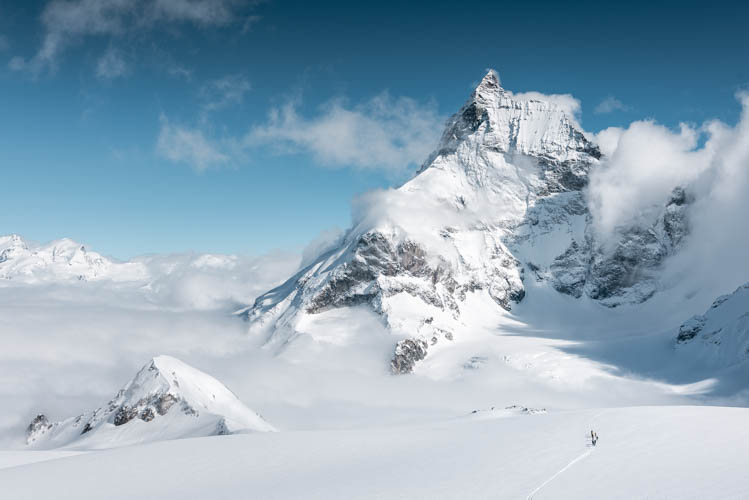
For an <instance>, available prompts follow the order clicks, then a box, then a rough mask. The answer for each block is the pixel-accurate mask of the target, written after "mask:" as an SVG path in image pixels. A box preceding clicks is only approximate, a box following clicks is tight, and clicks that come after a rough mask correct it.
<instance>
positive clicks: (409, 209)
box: [243, 71, 688, 373]
mask: <svg viewBox="0 0 749 500" xmlns="http://www.w3.org/2000/svg"><path fill="white" fill-rule="evenodd" d="M576 107H577V101H576V100H575V99H574V98H572V97H571V96H568V95H551V96H545V95H542V94H539V93H534V92H529V93H523V94H514V93H512V92H510V91H507V90H505V89H503V88H502V87H501V85H500V83H499V79H498V77H497V75H496V73H495V72H493V71H489V72H488V73H487V74H486V75H485V76H484V78H483V79H482V80H481V83H480V84H479V85H478V87H476V89H475V90H474V92H473V93H472V94H471V96H470V97H469V98H468V100H467V102H466V103H465V104H464V105H463V107H462V108H461V109H460V110H459V111H458V112H457V113H456V114H455V115H453V116H452V117H451V118H450V119H449V120H448V122H447V124H446V128H445V131H444V133H443V136H442V139H441V142H440V144H439V146H438V148H437V150H435V151H434V153H432V155H431V156H430V157H429V158H428V159H427V161H426V162H425V163H424V164H423V166H422V168H421V169H420V170H419V171H418V172H417V174H416V175H415V176H414V177H413V178H412V179H411V180H409V181H408V182H406V183H405V184H403V185H402V186H401V187H399V188H398V189H393V190H389V191H387V192H385V193H381V194H380V195H379V197H374V198H372V200H370V203H369V205H368V206H367V207H365V208H367V209H368V210H362V211H361V212H362V213H360V214H357V215H358V216H357V223H356V224H355V225H354V227H352V228H351V229H350V230H349V232H348V233H347V234H346V235H345V237H344V238H342V239H341V241H340V244H339V246H338V247H337V248H333V249H329V250H328V251H327V252H325V253H324V254H322V255H320V256H319V257H318V258H317V260H316V261H315V262H313V263H311V265H310V266H308V267H307V268H305V269H303V270H301V271H300V272H299V273H298V274H297V275H295V276H293V277H292V278H290V279H289V280H288V281H287V282H286V283H284V284H283V285H281V286H280V287H278V288H276V289H274V290H271V291H269V292H268V293H266V294H264V295H261V296H260V297H258V298H257V300H256V301H255V304H254V305H253V306H251V307H249V308H247V309H246V310H245V311H243V314H244V315H245V317H246V318H247V319H249V320H250V322H251V326H250V331H252V332H258V333H263V334H265V335H266V338H268V339H269V341H270V342H272V343H274V344H276V345H279V346H286V345H288V344H289V341H290V340H292V339H294V338H296V337H298V336H300V334H307V333H308V332H309V334H310V335H311V336H312V337H313V338H315V339H318V338H321V339H326V340H329V339H330V337H329V336H327V335H326V334H324V335H319V336H318V335H317V334H316V333H315V328H316V327H315V325H316V322H317V317H319V316H317V315H321V313H325V312H326V311H328V310H331V309H340V308H348V307H351V306H357V305H367V306H369V307H370V308H371V309H373V310H374V312H375V313H377V314H379V315H380V316H381V317H382V319H383V322H384V323H385V325H386V326H387V328H388V329H389V330H390V331H391V332H392V333H393V334H395V336H397V337H400V340H399V341H397V345H396V346H395V349H394V355H393V358H392V360H391V368H392V370H393V371H395V372H397V373H405V372H409V371H411V370H412V369H413V368H414V365H415V364H416V363H418V362H419V361H421V360H422V359H424V357H425V356H426V355H427V352H428V351H431V350H433V349H435V348H436V349H441V348H442V346H444V345H450V343H451V342H452V340H453V339H456V338H458V335H459V333H458V332H459V331H460V330H465V329H466V324H467V321H468V320H469V319H468V318H466V316H464V311H466V310H468V309H470V307H473V306H472V305H471V301H474V300H475V301H477V302H480V303H481V304H483V305H482V307H485V308H487V309H492V310H493V309H494V307H495V306H498V307H499V308H500V310H505V311H507V310H510V309H511V308H512V307H513V306H514V304H516V303H518V302H520V301H521V300H524V297H525V295H526V283H525V282H527V280H528V279H529V278H530V279H534V280H536V281H537V282H547V283H549V284H550V285H551V286H552V287H553V288H554V289H556V290H557V291H559V292H561V293H565V294H568V295H571V296H573V297H576V298H580V297H582V296H583V295H587V296H588V297H591V298H593V299H595V300H598V301H600V303H602V304H605V305H609V306H617V305H619V304H625V303H633V302H642V301H644V300H647V299H648V298H649V297H650V296H652V295H653V294H654V293H655V291H656V289H657V284H656V281H657V280H656V278H655V272H654V270H656V269H657V268H658V266H659V265H660V264H661V262H662V261H663V259H664V258H665V257H666V256H668V255H669V254H670V253H671V252H672V251H674V250H675V249H676V247H677V246H678V244H679V242H680V241H681V239H682V237H683V236H684V235H685V234H686V233H687V232H688V224H687V221H686V217H685V212H686V208H687V204H686V203H682V204H680V205H676V204H675V205H673V206H668V207H661V210H660V212H659V215H658V217H657V218H656V220H655V222H654V223H652V224H650V225H648V226H645V225H642V227H641V226H637V227H631V228H626V230H624V231H622V232H621V234H620V235H618V240H617V241H616V242H614V245H613V246H614V247H615V248H616V251H609V252H605V251H604V250H603V249H602V244H601V241H600V239H599V238H598V236H597V234H596V233H595V228H594V227H593V226H592V220H593V218H592V216H591V214H590V211H589V209H588V203H587V200H586V197H585V188H586V186H587V185H588V180H589V174H590V171H591V169H593V168H596V166H597V165H598V164H599V159H600V157H601V153H600V150H599V148H598V146H596V145H595V144H593V143H592V142H591V141H590V140H588V139H587V138H586V137H585V135H584V134H583V132H582V130H581V129H580V128H579V126H578V125H577V122H576V121H575V117H574V112H575V109H576ZM665 202H666V200H664V203H665ZM492 312H496V311H490V310H487V311H486V313H487V316H488V315H489V314H490V313H492ZM323 329H324V330H327V329H325V328H323ZM334 341H335V340H334ZM432 346H437V347H432Z"/></svg>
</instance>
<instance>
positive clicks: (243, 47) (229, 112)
mask: <svg viewBox="0 0 749 500" xmlns="http://www.w3.org/2000/svg"><path fill="white" fill-rule="evenodd" d="M653 4H657V5H653ZM746 19H749V7H747V6H746V5H745V4H743V3H739V2H711V3H705V2H685V1H681V2H642V3H639V2H629V3H624V2H621V3H616V4H612V5H605V6H604V4H603V3H601V2H585V1H578V2H574V3H573V4H572V5H562V3H557V2H554V3H549V5H545V3H544V2H535V3H529V2H527V3H525V4H523V3H521V2H509V3H506V4H504V5H503V4H502V3H500V2H492V3H487V4H486V5H482V4H480V3H475V4H472V5H469V6H466V4H464V3H461V4H458V3H447V2H444V3H443V2H414V3H410V4H409V5H404V4H403V3H402V2H392V3H391V2H379V3H371V4H366V5H365V4H363V3H361V2H296V1H283V0H276V1H268V2H247V1H242V0H128V1H126V0H52V1H40V2H33V1H28V2H27V1H24V2H21V1H18V2H11V1H8V0H6V1H2V2H0V173H1V174H2V177H1V179H2V192H3V197H2V199H3V209H2V210H0V233H2V234H6V233H11V232H15V233H19V234H22V235H24V236H26V237H28V238H31V239H34V240H38V241H47V240H50V239H54V238H59V237H71V238H74V239H76V240H79V241H83V242H85V243H87V244H89V245H90V246H91V247H92V248H94V249H96V250H98V251H100V252H103V253H105V254H109V255H113V256H116V257H119V258H129V257H131V256H134V255H138V254H143V253H153V252H181V251H188V250H194V251H200V252H224V253H243V254H260V253H264V252H267V251H270V250H273V249H278V248H280V249H288V250H298V249H300V248H302V247H303V246H304V245H305V244H306V243H307V242H308V241H310V240H311V239H313V238H315V236H316V235H317V234H319V233H320V232H321V231H324V230H326V229H328V228H331V227H341V228H343V227H346V226H347V224H348V223H349V217H350V215H349V214H350V208H349V207H350V202H351V199H352V198H353V197H354V196H356V195H357V194H359V193H362V192H364V191H367V190H369V189H374V188H380V187H386V186H391V185H395V184H398V183H399V182H402V181H403V180H405V179H407V178H408V176H409V175H411V174H412V173H413V172H414V170H415V169H416V167H417V164H418V163H419V162H420V161H421V160H422V159H423V158H424V157H425V156H426V154H427V152H428V150H429V145H430V141H432V140H433V139H434V137H435V134H438V133H439V131H440V128H441V123H442V122H443V120H444V119H445V118H446V117H447V116H449V114H451V113H453V112H455V111H457V109H458V108H459V107H460V106H461V105H462V103H463V102H464V101H465V99H466V98H467V96H468V95H469V94H470V92H471V89H472V86H473V85H475V84H476V83H477V82H478V80H479V79H480V78H481V77H482V76H483V74H484V72H485V70H486V69H487V68H495V69H496V70H497V71H498V72H499V74H500V76H501V78H502V83H503V85H504V86H505V87H506V88H508V89H510V90H514V91H528V90H536V91H540V92H544V93H570V94H572V95H574V96H575V97H576V98H578V99H579V100H580V101H581V103H582V112H581V116H580V121H581V123H582V125H583V127H584V128H585V129H586V130H588V131H591V132H595V131H598V130H601V129H603V128H606V127H608V126H625V125H626V124H628V123H630V122H632V121H634V120H641V119H648V118H652V119H655V120H657V121H658V122H660V123H663V124H665V125H667V126H670V127H676V126H677V125H678V123H679V122H681V121H686V122H690V123H695V124H701V123H703V122H704V121H706V120H709V119H713V118H718V119H720V120H723V121H725V122H727V123H730V124H733V123H735V122H736V121H737V119H738V114H739V111H740V107H739V105H738V103H737V102H736V100H735V98H734V94H735V93H736V92H737V91H738V90H740V89H743V88H746V86H747V84H748V83H749V65H748V64H747V61H748V60H749V34H747V32H746V27H745V24H746Z"/></svg>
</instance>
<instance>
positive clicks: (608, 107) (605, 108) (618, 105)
mask: <svg viewBox="0 0 749 500" xmlns="http://www.w3.org/2000/svg"><path fill="white" fill-rule="evenodd" d="M628 110H629V106H627V105H626V104H624V103H623V102H622V101H620V100H619V99H617V98H616V97H613V96H609V97H607V98H606V99H604V100H603V101H601V102H599V103H598V106H596V107H595V109H594V110H593V111H594V113H596V114H606V113H613V112H614V111H628Z"/></svg>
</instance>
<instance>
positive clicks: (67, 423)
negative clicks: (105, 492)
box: [27, 356, 275, 448]
mask: <svg viewBox="0 0 749 500" xmlns="http://www.w3.org/2000/svg"><path fill="white" fill-rule="evenodd" d="M274 430H275V428H274V427H273V426H272V425H270V424H269V423H268V422H266V421H265V420H264V419H263V418H262V417H261V416H260V415H258V414H257V413H255V412H254V411H252V410H250V409H249V408H247V407H246V406H245V405H244V404H243V403H242V402H241V401H240V400H239V399H238V398H237V396H236V395H235V394H234V393H233V392H231V391H230V390H229V389H228V388H227V387H226V386H225V385H224V384H222V383H221V382H219V381H218V380H216V379H215V378H213V377H211V376H210V375H208V374H206V373H203V372H201V371H200V370H197V369H196V368H193V367H192V366H190V365H188V364H186V363H184V362H182V361H180V360H178V359H176V358H173V357H171V356H157V357H155V358H153V359H152V360H150V361H149V362H148V363H146V364H145V365H144V366H143V368H141V369H140V370H139V371H138V373H137V374H136V375H135V377H133V379H132V380H131V381H130V382H128V383H127V384H126V385H125V386H124V387H123V388H122V389H121V390H120V391H119V392H118V393H117V394H116V395H115V397H114V398H112V399H111V400H110V401H109V402H108V403H107V404H106V405H104V406H102V407H100V408H97V409H96V410H93V411H91V412H85V413H83V414H81V415H79V416H77V417H72V418H69V419H67V420H63V421H61V422H55V423H49V421H48V420H47V417H46V416H44V415H39V416H37V417H36V418H35V419H34V420H33V421H32V423H31V424H30V425H29V427H28V429H27V443H28V444H29V445H33V446H35V447H40V448H55V447H61V446H74V447H80V448H108V447H113V446H123V445H128V444H134V443H139V442H145V441H155V440H163V439H176V438H182V437H197V436H209V435H218V434H231V433H236V432H246V431H261V432H268V431H274Z"/></svg>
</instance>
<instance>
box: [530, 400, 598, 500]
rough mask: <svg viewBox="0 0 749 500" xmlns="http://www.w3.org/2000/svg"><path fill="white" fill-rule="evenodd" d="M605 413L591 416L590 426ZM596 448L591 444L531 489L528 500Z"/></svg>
mask: <svg viewBox="0 0 749 500" xmlns="http://www.w3.org/2000/svg"><path fill="white" fill-rule="evenodd" d="M604 413H606V410H604V411H601V412H599V413H596V414H595V415H593V418H591V419H590V422H589V423H588V427H589V428H591V429H592V428H593V422H595V421H596V419H597V418H598V417H600V416H601V415H603V414H604ZM595 449H596V447H595V446H593V445H592V444H591V446H590V448H589V449H588V450H587V451H585V452H584V453H583V454H581V455H579V456H578V457H576V458H574V459H573V460H572V461H571V462H569V463H568V464H567V465H565V466H564V467H562V468H561V469H559V470H558V471H557V472H556V473H554V474H553V475H552V476H551V477H550V478H549V479H547V480H546V481H544V482H543V483H541V484H540V485H539V486H538V487H537V488H536V489H535V490H533V491H531V492H530V494H529V495H528V496H527V497H526V500H532V499H533V497H534V496H535V495H536V494H538V492H539V491H541V490H542V489H543V488H544V486H546V485H547V484H549V483H551V482H552V481H553V480H554V479H556V478H557V477H559V476H560V475H562V474H563V473H564V472H565V471H567V470H568V469H569V468H570V467H572V466H573V465H575V464H576V463H577V462H579V461H580V460H582V459H584V458H585V457H587V456H588V455H590V454H591V453H593V450H595Z"/></svg>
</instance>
